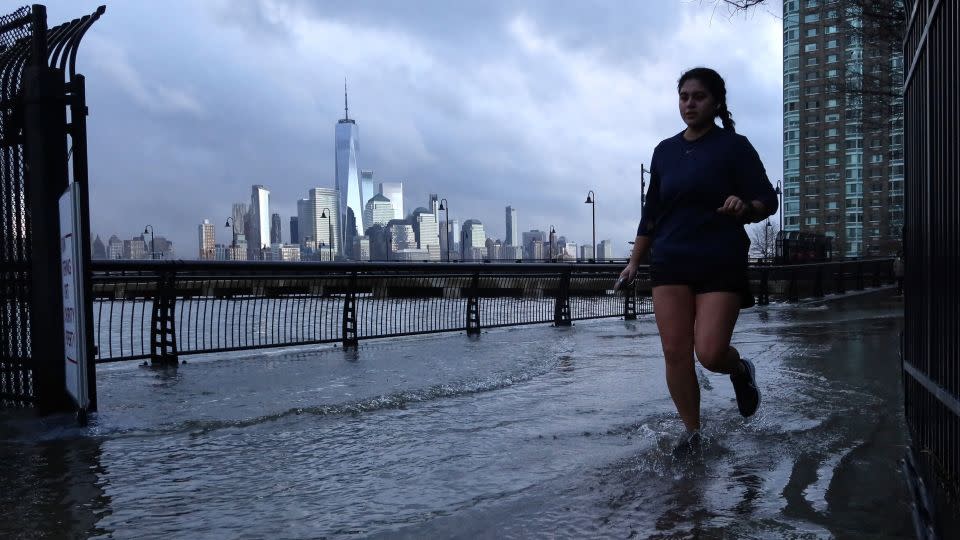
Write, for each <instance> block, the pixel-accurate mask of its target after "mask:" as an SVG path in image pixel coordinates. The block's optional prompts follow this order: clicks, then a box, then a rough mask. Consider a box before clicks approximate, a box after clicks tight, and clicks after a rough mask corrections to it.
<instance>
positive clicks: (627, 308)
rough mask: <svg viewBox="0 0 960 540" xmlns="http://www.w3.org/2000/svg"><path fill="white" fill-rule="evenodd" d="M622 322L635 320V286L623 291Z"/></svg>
mask: <svg viewBox="0 0 960 540" xmlns="http://www.w3.org/2000/svg"><path fill="white" fill-rule="evenodd" d="M623 320H625V321H635V320H637V284H636V281H634V283H633V286H632V287H627V288H624V289H623Z"/></svg>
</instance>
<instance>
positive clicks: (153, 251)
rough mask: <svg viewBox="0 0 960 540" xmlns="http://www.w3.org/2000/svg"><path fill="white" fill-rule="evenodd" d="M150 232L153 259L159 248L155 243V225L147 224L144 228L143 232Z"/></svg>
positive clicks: (151, 256) (151, 257)
mask: <svg viewBox="0 0 960 540" xmlns="http://www.w3.org/2000/svg"><path fill="white" fill-rule="evenodd" d="M148 232H149V233H150V259H151V260H153V259H154V258H155V257H156V252H157V248H156V246H155V245H154V238H153V225H147V226H146V227H144V228H143V234H147V233H148Z"/></svg>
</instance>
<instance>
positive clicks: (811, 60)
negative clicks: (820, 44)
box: [807, 56, 818, 66]
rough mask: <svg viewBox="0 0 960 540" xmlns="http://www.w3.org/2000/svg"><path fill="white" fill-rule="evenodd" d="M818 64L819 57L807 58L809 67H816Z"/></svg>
mask: <svg viewBox="0 0 960 540" xmlns="http://www.w3.org/2000/svg"><path fill="white" fill-rule="evenodd" d="M817 62H818V60H817V57H816V56H810V57H808V58H807V65H808V66H815V65H817Z"/></svg>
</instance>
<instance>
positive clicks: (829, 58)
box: [827, 54, 839, 64]
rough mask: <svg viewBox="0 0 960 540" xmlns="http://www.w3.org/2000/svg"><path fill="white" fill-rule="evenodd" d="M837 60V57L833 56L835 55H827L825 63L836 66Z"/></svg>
mask: <svg viewBox="0 0 960 540" xmlns="http://www.w3.org/2000/svg"><path fill="white" fill-rule="evenodd" d="M838 60H839V57H838V56H837V55H835V54H828V55H827V63H828V64H836V63H837V61H838Z"/></svg>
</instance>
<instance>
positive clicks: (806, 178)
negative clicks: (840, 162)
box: [803, 174, 819, 182]
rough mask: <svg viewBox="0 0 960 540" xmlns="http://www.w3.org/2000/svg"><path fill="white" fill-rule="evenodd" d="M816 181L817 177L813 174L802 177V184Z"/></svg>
mask: <svg viewBox="0 0 960 540" xmlns="http://www.w3.org/2000/svg"><path fill="white" fill-rule="evenodd" d="M818 179H819V177H818V176H817V175H815V174H807V175H804V177H803V181H804V182H816V181H817V180H818Z"/></svg>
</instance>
